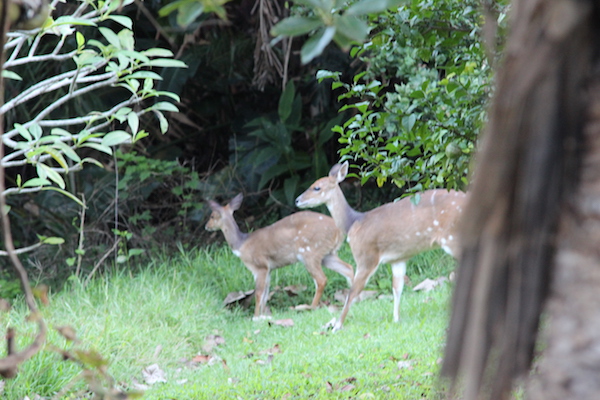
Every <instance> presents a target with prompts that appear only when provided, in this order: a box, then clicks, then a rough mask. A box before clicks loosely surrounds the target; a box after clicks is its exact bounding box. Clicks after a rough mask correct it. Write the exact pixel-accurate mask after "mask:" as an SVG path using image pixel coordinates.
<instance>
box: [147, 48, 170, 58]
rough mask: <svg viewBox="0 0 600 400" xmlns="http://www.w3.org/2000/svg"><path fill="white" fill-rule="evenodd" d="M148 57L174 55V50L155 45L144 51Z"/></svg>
mask: <svg viewBox="0 0 600 400" xmlns="http://www.w3.org/2000/svg"><path fill="white" fill-rule="evenodd" d="M142 54H144V55H145V56H147V57H173V55H174V54H173V52H172V51H171V50H169V49H161V48H160V47H153V48H151V49H148V50H144V51H142Z"/></svg>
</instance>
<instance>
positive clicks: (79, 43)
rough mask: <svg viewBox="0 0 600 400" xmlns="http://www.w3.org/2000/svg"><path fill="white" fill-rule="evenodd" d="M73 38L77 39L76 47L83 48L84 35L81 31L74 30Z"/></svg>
mask: <svg viewBox="0 0 600 400" xmlns="http://www.w3.org/2000/svg"><path fill="white" fill-rule="evenodd" d="M75 40H76V41H77V48H78V49H83V46H85V37H84V36H83V34H82V33H81V32H79V31H77V32H75Z"/></svg>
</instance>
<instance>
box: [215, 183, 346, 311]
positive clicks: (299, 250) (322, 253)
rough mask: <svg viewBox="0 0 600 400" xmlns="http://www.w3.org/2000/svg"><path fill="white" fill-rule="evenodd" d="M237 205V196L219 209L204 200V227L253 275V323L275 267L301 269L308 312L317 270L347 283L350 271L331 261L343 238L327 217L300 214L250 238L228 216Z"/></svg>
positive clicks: (320, 282)
mask: <svg viewBox="0 0 600 400" xmlns="http://www.w3.org/2000/svg"><path fill="white" fill-rule="evenodd" d="M242 200H243V196H242V194H241V193H240V194H238V195H237V196H236V197H234V198H233V199H232V200H231V201H230V202H229V204H227V205H225V206H221V205H219V204H218V203H216V202H214V201H208V204H209V206H210V208H211V209H212V214H211V216H210V219H209V221H208V222H207V223H206V227H205V228H206V230H209V231H217V230H221V231H222V232H223V235H224V236H225V240H227V243H228V244H229V246H230V247H231V250H232V251H233V254H235V255H236V256H238V257H239V258H240V259H241V260H242V262H243V263H244V264H245V265H246V267H247V268H248V269H249V270H250V272H252V274H253V275H254V282H255V288H254V296H255V301H256V306H255V308H254V319H260V318H263V317H265V307H266V303H267V298H268V297H269V283H270V273H271V270H273V269H275V268H279V267H283V266H286V265H290V264H294V263H296V262H298V261H300V262H302V263H303V264H304V265H305V266H306V269H307V270H308V272H309V273H310V275H311V276H312V278H313V280H314V281H315V287H316V290H315V296H314V297H313V300H312V304H311V305H310V308H311V309H314V308H316V307H317V306H318V305H319V301H320V300H321V296H322V295H323V289H325V285H326V283H327V277H326V276H325V273H324V272H323V269H322V268H321V265H324V266H325V267H327V268H329V269H331V270H333V271H335V272H338V273H340V274H341V275H343V276H345V277H346V279H347V280H348V283H349V284H350V283H351V282H352V279H353V278H354V270H353V269H352V266H351V265H350V264H348V263H345V262H344V261H342V260H341V259H340V258H339V257H338V256H337V251H338V249H339V248H340V246H341V244H342V242H343V240H344V234H343V233H342V232H341V231H340V230H339V229H338V228H337V226H336V224H335V222H334V221H333V219H332V218H331V217H329V216H327V215H323V214H319V213H316V212H312V211H301V212H297V213H294V214H292V215H289V216H287V217H285V218H283V219H281V220H279V221H277V222H275V223H274V224H272V225H269V226H267V227H264V228H261V229H257V230H255V231H253V232H252V233H243V232H241V231H240V228H239V227H238V225H237V223H236V222H235V219H234V218H233V212H234V211H235V210H237V209H238V208H240V205H241V204H242Z"/></svg>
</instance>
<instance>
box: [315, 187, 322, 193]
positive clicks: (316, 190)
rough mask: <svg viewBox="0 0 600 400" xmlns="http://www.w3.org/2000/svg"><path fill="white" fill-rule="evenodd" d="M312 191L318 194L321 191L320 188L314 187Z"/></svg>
mask: <svg viewBox="0 0 600 400" xmlns="http://www.w3.org/2000/svg"><path fill="white" fill-rule="evenodd" d="M313 190H314V191H315V192H318V191H319V190H321V188H320V187H319V186H315V187H314V188H313Z"/></svg>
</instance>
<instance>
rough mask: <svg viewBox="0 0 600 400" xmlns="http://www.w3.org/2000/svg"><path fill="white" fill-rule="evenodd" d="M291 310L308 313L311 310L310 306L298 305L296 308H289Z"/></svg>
mask: <svg viewBox="0 0 600 400" xmlns="http://www.w3.org/2000/svg"><path fill="white" fill-rule="evenodd" d="M290 309H291V310H294V311H309V310H312V307H311V306H310V304H299V305H297V306H293V307H290Z"/></svg>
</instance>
